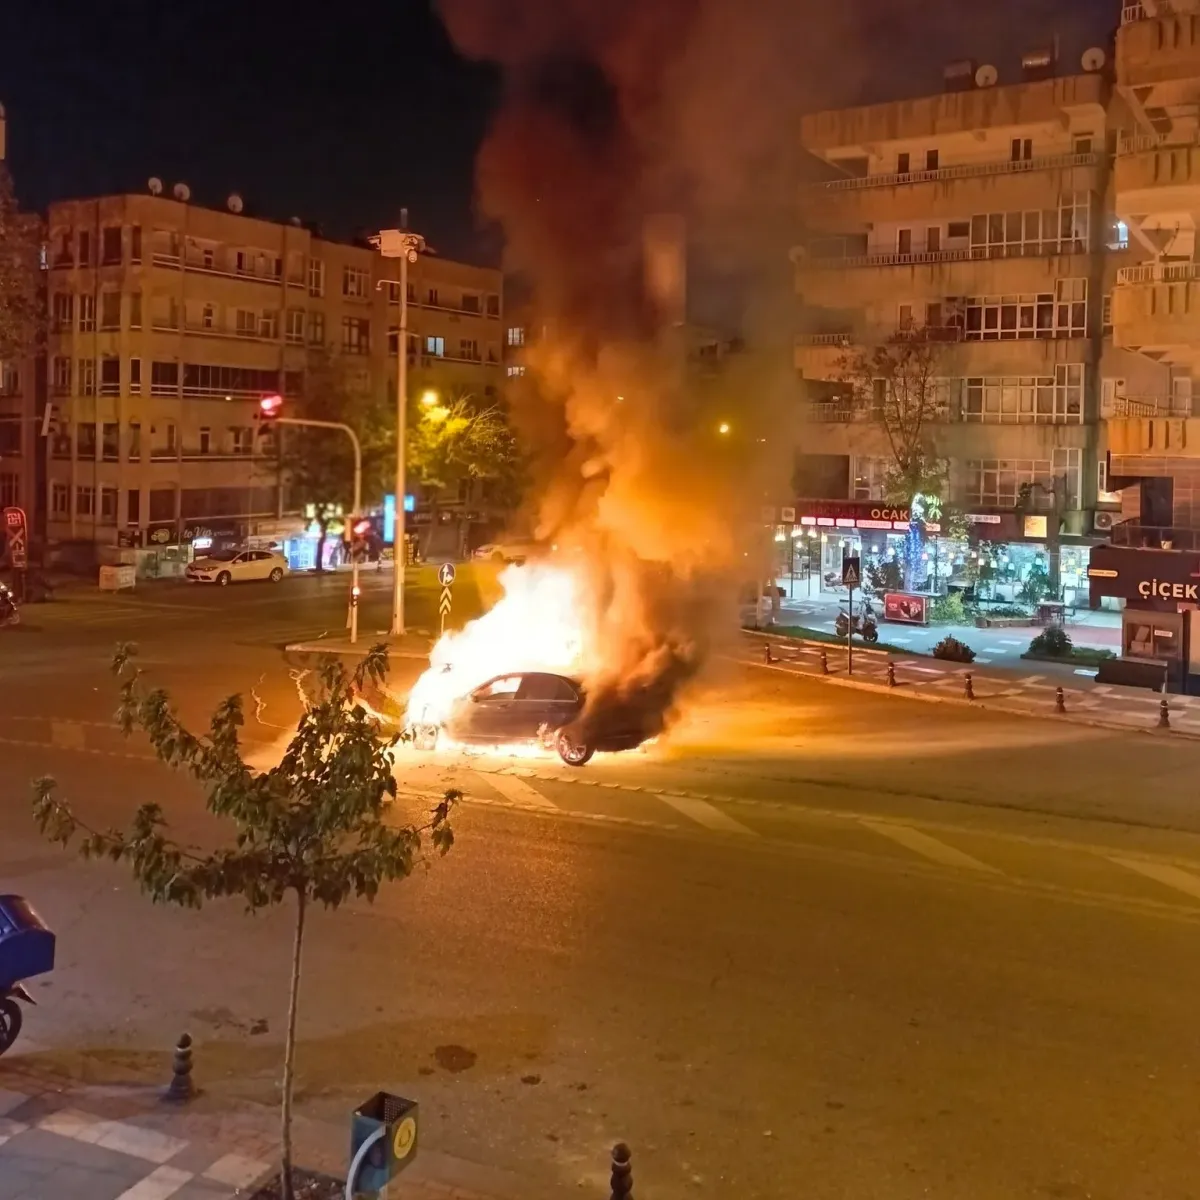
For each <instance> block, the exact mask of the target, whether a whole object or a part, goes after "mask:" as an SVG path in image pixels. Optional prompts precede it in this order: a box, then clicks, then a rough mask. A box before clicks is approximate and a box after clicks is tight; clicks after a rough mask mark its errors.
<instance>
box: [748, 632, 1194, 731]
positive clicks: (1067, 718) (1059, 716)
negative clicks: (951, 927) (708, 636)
mask: <svg viewBox="0 0 1200 1200" xmlns="http://www.w3.org/2000/svg"><path fill="white" fill-rule="evenodd" d="M787 640H788V641H791V640H792V639H790V638H789V639H787ZM808 644H809V645H818V646H819V645H824V643H822V642H810V643H808ZM731 661H733V662H738V663H741V664H742V665H743V666H748V667H758V668H759V669H760V670H763V671H782V672H783V674H785V675H791V676H793V677H799V678H801V679H812V680H815V681H817V682H819V683H827V684H832V685H833V686H834V687H844V688H852V689H857V690H858V691H861V692H876V693H878V694H879V695H883V696H892V697H894V698H896V699H900V700H919V701H920V702H921V703H922V704H952V705H956V706H957V707H959V708H972V709H984V710H988V711H991V712H1002V713H1004V714H1006V715H1007V716H1011V717H1025V718H1027V719H1028V720H1031V721H1033V720H1037V719H1039V718H1040V717H1041V716H1042V714H1041V713H1038V712H1030V711H1029V710H1028V709H1024V708H1013V707H1011V706H1009V705H1006V704H996V703H995V702H994V701H989V700H967V699H966V698H964V697H959V696H933V695H929V694H927V693H924V692H917V691H907V690H904V689H903V688H901V687H895V688H890V687H888V686H887V685H886V684H882V683H868V682H866V681H865V680H859V679H843V678H839V677H838V676H836V675H817V674H809V673H807V672H800V671H789V670H788V669H787V668H786V667H779V666H775V665H774V664H773V663H772V664H770V665H768V664H767V663H761V662H754V661H753V660H752V659H745V658H733V659H732V660H731ZM1046 716H1049V717H1053V718H1054V719H1055V723H1057V724H1070V725H1082V726H1085V727H1088V728H1091V729H1107V730H1109V731H1111V732H1114V733H1142V734H1150V735H1152V736H1154V735H1158V732H1159V731H1158V727H1157V726H1155V725H1146V726H1142V725H1125V724H1122V723H1120V722H1119V721H1105V720H1102V719H1097V718H1094V717H1084V716H1076V715H1075V714H1074V713H1073V712H1071V711H1070V710H1068V711H1067V712H1065V713H1055V712H1053V711H1051V712H1048V713H1047V714H1046ZM1167 736H1168V737H1177V738H1180V739H1182V740H1184V741H1191V742H1200V732H1192V731H1191V730H1188V729H1176V728H1175V727H1174V726H1172V727H1171V729H1169V730H1168V731H1167Z"/></svg>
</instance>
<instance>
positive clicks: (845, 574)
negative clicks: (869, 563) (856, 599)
mask: <svg viewBox="0 0 1200 1200" xmlns="http://www.w3.org/2000/svg"><path fill="white" fill-rule="evenodd" d="M861 561H862V560H861V559H860V558H859V557H858V556H857V555H854V556H853V557H850V558H843V559H842V583H843V585H844V586H845V587H848V588H856V587H858V583H859V580H860V579H862V572H861V570H860V569H859V563H860V562H861Z"/></svg>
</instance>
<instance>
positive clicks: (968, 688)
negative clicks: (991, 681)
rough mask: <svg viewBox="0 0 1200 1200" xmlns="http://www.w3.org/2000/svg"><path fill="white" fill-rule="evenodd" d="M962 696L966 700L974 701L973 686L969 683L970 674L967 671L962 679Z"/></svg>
mask: <svg viewBox="0 0 1200 1200" xmlns="http://www.w3.org/2000/svg"><path fill="white" fill-rule="evenodd" d="M963 695H964V696H965V697H966V698H967V699H968V700H974V699H975V685H974V684H973V683H972V682H971V672H970V671H968V672H967V674H966V676H965V677H964V679H963Z"/></svg>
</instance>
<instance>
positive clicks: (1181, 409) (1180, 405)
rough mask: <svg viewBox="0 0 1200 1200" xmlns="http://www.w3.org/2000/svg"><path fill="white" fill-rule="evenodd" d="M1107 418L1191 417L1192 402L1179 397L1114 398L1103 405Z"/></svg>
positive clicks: (1104, 414) (1103, 413)
mask: <svg viewBox="0 0 1200 1200" xmlns="http://www.w3.org/2000/svg"><path fill="white" fill-rule="evenodd" d="M1102 408H1103V412H1102V415H1103V416H1105V417H1190V416H1191V415H1192V402H1191V400H1190V399H1184V398H1182V397H1179V396H1114V397H1113V398H1112V399H1111V400H1106V401H1105V402H1104V404H1103V405H1102Z"/></svg>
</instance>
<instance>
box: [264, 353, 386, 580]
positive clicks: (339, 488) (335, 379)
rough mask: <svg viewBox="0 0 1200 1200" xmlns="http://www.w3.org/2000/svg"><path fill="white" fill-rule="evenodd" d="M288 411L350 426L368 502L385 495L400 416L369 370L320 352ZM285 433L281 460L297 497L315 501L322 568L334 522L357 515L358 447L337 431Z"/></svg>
mask: <svg viewBox="0 0 1200 1200" xmlns="http://www.w3.org/2000/svg"><path fill="white" fill-rule="evenodd" d="M285 415H286V416H289V417H302V418H307V419H308V420H315V421H338V422H340V423H341V424H343V425H349V426H350V427H351V429H353V430H354V431H355V432H356V433H357V434H358V439H359V441H360V443H361V444H362V454H363V504H364V506H365V505H368V504H371V503H376V502H378V501H379V500H380V499H381V498H382V496H383V493H384V492H385V491H387V490H388V488H387V484H388V470H389V468H390V467H391V466H392V464H393V463H394V461H395V460H394V459H393V458H392V456H393V455H394V454H395V445H396V443H395V420H394V417H393V416H392V415H391V414H390V412H389V406H388V405H387V404H386V402H385V399H384V397H383V396H382V395H381V394H379V393H378V392H377V391H375V390H372V388H371V386H370V381H369V378H368V376H367V375H366V373H365V372H358V371H356V369H355V368H354V366H353V365H352V364H350V363H348V362H346V361H344V360H341V359H337V358H334V357H333V356H332V355H330V354H329V353H328V352H325V351H321V352H318V353H315V354H314V355H313V356H312V357H311V359H310V361H309V365H308V370H307V371H306V372H305V380H304V392H303V394H302V395H301V396H300V398H299V400H298V402H297V403H296V405H295V406H294V408H293V407H292V406H289V408H288V411H287V412H286V413H285ZM279 432H280V434H281V439H280V451H279V465H280V469H281V471H282V472H283V475H284V477H285V479H286V480H287V484H288V487H289V490H290V492H291V496H292V502H293V504H294V505H296V506H297V507H299V508H301V509H306V508H307V507H308V506H309V505H311V506H312V512H313V520H315V521H316V523H317V527H318V530H319V536H318V539H317V563H316V566H317V570H318V571H321V570H324V566H325V542H326V539H327V537H328V534H329V528H330V526H331V525H333V524H334V523H335V522H336V521H337V520H338V519H339V518H340V517H342V516H345V517H349V516H351V515H353V514H351V512H350V510H351V508H352V507H353V505H354V452H353V449H352V447H351V444H350V439H349V438H348V437H346V436H345V435H344V434H342V433H339V432H337V431H335V430H329V429H306V428H305V427H304V426H283V427H281V428H280V430H279Z"/></svg>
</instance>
